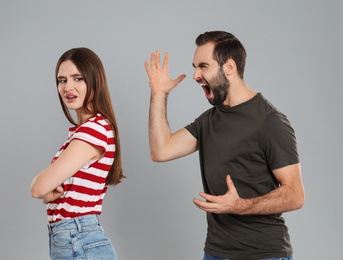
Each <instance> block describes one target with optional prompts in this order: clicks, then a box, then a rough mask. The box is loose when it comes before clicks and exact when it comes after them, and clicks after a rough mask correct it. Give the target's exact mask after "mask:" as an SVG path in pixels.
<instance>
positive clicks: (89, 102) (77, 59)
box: [55, 48, 125, 185]
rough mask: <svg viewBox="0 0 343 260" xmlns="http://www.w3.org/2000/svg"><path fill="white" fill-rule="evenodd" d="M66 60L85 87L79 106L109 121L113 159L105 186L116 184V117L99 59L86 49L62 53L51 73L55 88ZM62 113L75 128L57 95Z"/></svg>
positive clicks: (118, 168)
mask: <svg viewBox="0 0 343 260" xmlns="http://www.w3.org/2000/svg"><path fill="white" fill-rule="evenodd" d="M67 60H70V61H72V62H73V63H74V65H75V66H76V67H77V69H78V70H79V72H80V73H81V74H82V76H83V78H84V81H85V83H86V85H87V94H86V97H85V100H84V103H83V109H84V111H85V112H86V113H93V114H96V113H100V114H102V115H103V116H104V117H106V119H107V120H108V121H109V123H110V125H111V128H112V129H113V132H114V137H115V157H114V162H113V165H112V167H111V169H110V171H109V173H108V176H107V179H106V185H116V184H118V183H120V182H121V179H122V178H125V176H124V175H123V170H122V167H121V150H120V140H119V132H118V126H117V121H116V117H115V115H114V111H113V107H112V102H111V97H110V92H109V90H108V85H107V80H106V75H105V69H104V66H103V65H102V62H101V60H100V58H99V57H98V56H97V55H96V54H95V53H94V52H93V51H92V50H90V49H88V48H73V49H71V50H69V51H66V52H65V53H64V54H63V55H62V56H61V58H60V59H59V60H58V62H57V65H56V71H55V78H56V84H57V86H58V80H57V75H58V70H59V68H60V65H61V63H62V62H64V61H67ZM58 96H59V99H60V103H61V106H62V110H63V112H64V114H65V116H66V117H67V119H68V121H69V122H70V123H72V124H73V125H75V126H76V125H77V124H76V123H75V122H74V120H73V118H72V117H71V115H70V112H69V109H68V108H67V107H66V105H65V104H64V102H63V100H62V98H61V96H60V95H58Z"/></svg>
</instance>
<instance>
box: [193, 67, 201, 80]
mask: <svg viewBox="0 0 343 260" xmlns="http://www.w3.org/2000/svg"><path fill="white" fill-rule="evenodd" d="M193 79H194V80H200V79H202V76H201V73H200V71H199V70H198V69H195V71H194V74H193Z"/></svg>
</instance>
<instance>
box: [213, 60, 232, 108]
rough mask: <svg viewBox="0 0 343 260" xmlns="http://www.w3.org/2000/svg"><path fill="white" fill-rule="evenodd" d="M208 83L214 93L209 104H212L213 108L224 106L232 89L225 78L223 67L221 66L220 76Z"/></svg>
mask: <svg viewBox="0 0 343 260" xmlns="http://www.w3.org/2000/svg"><path fill="white" fill-rule="evenodd" d="M208 83H209V86H211V89H212V92H213V99H209V100H208V102H210V104H211V105H213V106H219V105H221V104H223V102H224V101H225V99H226V97H227V93H228V91H229V87H230V82H229V80H228V79H227V78H226V76H225V72H224V70H223V66H220V68H219V71H218V74H217V75H216V76H214V77H213V78H212V79H211V80H210V81H209V82H208Z"/></svg>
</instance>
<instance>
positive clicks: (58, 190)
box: [42, 185, 64, 204]
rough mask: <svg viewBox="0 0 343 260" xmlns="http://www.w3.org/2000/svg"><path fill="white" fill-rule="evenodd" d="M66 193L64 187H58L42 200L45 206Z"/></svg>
mask: <svg viewBox="0 0 343 260" xmlns="http://www.w3.org/2000/svg"><path fill="white" fill-rule="evenodd" d="M63 193H64V189H63V188H62V185H60V186H58V187H56V189H54V190H53V191H51V192H49V193H48V194H47V195H46V196H45V197H44V198H42V202H43V203H44V204H48V203H49V202H50V201H54V200H56V199H58V198H59V197H61V196H62V195H63Z"/></svg>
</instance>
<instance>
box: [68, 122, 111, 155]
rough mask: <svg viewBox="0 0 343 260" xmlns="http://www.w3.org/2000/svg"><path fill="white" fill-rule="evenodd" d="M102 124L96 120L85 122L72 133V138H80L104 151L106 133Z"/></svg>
mask: <svg viewBox="0 0 343 260" xmlns="http://www.w3.org/2000/svg"><path fill="white" fill-rule="evenodd" d="M106 132H107V131H106V129H105V127H104V126H102V125H100V124H98V123H96V122H87V123H85V124H84V125H82V126H81V127H79V128H78V129H77V130H76V132H75V133H74V134H73V137H72V139H71V141H72V140H81V141H84V142H86V143H88V144H91V145H93V146H95V147H98V148H100V149H102V150H103V151H104V152H106V146H107V135H106Z"/></svg>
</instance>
